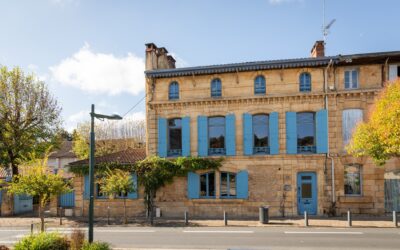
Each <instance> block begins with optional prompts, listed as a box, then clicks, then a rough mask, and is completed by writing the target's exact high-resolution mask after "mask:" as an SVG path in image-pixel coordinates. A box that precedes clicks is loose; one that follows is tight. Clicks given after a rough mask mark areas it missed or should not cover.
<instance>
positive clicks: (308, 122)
mask: <svg viewBox="0 0 400 250" xmlns="http://www.w3.org/2000/svg"><path fill="white" fill-rule="evenodd" d="M296 119H297V152H298V153H315V152H316V147H315V113H313V112H304V113H297V118H296Z"/></svg>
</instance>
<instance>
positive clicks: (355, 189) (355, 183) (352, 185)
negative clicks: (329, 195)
mask: <svg viewBox="0 0 400 250" xmlns="http://www.w3.org/2000/svg"><path fill="white" fill-rule="evenodd" d="M361 181H362V179H361V166H360V165H357V164H354V165H346V166H344V194H345V195H348V196H352V195H356V196H357V195H358V196H359V195H361V187H362V183H361Z"/></svg>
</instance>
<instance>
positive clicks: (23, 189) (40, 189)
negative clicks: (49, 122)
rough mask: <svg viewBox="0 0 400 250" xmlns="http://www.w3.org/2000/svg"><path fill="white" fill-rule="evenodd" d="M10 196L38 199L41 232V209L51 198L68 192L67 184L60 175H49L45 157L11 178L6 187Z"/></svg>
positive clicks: (42, 222)
mask: <svg viewBox="0 0 400 250" xmlns="http://www.w3.org/2000/svg"><path fill="white" fill-rule="evenodd" d="M6 189H7V191H8V192H9V193H11V194H17V195H30V196H37V197H38V198H39V218H40V222H41V231H42V232H43V231H44V213H43V210H44V209H43V208H44V206H45V205H46V203H47V202H49V201H50V198H51V197H56V196H58V195H60V194H63V193H66V192H70V191H71V189H70V187H69V183H68V182H66V181H65V180H64V178H63V177H62V176H61V175H60V174H54V173H51V172H50V171H49V170H48V168H47V157H45V159H44V160H36V162H35V164H34V165H33V166H32V167H29V168H27V170H26V172H25V173H23V174H18V175H17V176H14V177H13V180H12V182H10V183H9V184H8V186H6Z"/></svg>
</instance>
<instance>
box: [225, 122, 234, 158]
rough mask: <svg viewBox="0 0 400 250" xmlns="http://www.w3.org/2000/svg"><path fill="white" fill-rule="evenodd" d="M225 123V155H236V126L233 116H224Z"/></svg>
mask: <svg viewBox="0 0 400 250" xmlns="http://www.w3.org/2000/svg"><path fill="white" fill-rule="evenodd" d="M225 119H226V122H225V135H226V137H225V148H226V155H236V124H235V115H234V114H230V115H227V116H226V118H225Z"/></svg>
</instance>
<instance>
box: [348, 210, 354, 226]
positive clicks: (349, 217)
mask: <svg viewBox="0 0 400 250" xmlns="http://www.w3.org/2000/svg"><path fill="white" fill-rule="evenodd" d="M352 225H353V223H352V219H351V212H350V209H349V210H347V226H348V227H351V226H352Z"/></svg>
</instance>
